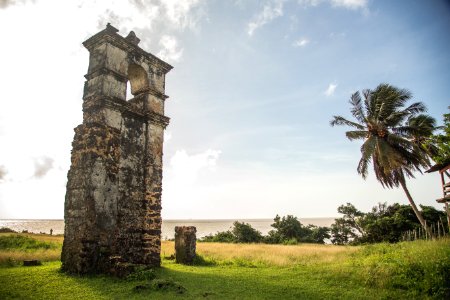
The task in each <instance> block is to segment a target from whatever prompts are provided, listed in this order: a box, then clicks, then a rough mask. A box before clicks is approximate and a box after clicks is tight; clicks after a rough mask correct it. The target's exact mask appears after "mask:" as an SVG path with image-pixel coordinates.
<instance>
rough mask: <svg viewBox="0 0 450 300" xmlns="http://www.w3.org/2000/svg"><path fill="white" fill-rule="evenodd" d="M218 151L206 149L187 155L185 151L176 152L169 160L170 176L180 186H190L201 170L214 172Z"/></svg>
mask: <svg viewBox="0 0 450 300" xmlns="http://www.w3.org/2000/svg"><path fill="white" fill-rule="evenodd" d="M220 153H221V152H220V151H218V150H212V149H208V150H206V151H205V152H201V153H198V154H193V155H189V154H188V153H187V152H186V150H178V151H177V152H176V153H175V154H174V156H173V157H172V158H171V160H170V169H171V170H170V174H171V176H172V179H173V180H174V181H175V182H176V183H177V187H176V188H177V189H179V188H180V186H190V185H192V184H194V183H195V182H196V180H197V179H198V177H199V174H200V171H201V170H203V169H207V170H210V171H211V170H214V167H215V166H216V164H217V160H218V158H219V155H220Z"/></svg>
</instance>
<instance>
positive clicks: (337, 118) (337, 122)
mask: <svg viewBox="0 0 450 300" xmlns="http://www.w3.org/2000/svg"><path fill="white" fill-rule="evenodd" d="M330 125H331V126H336V125H346V126H350V127H354V128H356V129H359V130H364V129H365V128H364V126H363V125H361V124H358V123H356V122H352V121H349V120H347V119H346V118H344V117H341V116H333V120H331V122H330Z"/></svg>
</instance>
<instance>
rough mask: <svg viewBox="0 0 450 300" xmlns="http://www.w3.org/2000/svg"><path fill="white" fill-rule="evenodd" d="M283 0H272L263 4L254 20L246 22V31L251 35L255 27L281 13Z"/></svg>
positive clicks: (279, 15)
mask: <svg viewBox="0 0 450 300" xmlns="http://www.w3.org/2000/svg"><path fill="white" fill-rule="evenodd" d="M283 2H284V1H283V0H274V1H272V2H268V3H266V4H265V5H264V7H263V10H262V11H261V12H260V13H259V14H257V15H256V17H255V18H254V21H252V22H250V23H248V29H247V33H248V35H253V33H254V32H255V30H256V29H258V28H260V27H261V26H263V25H265V24H266V23H268V22H270V21H272V20H273V19H275V18H278V17H281V16H282V15H283Z"/></svg>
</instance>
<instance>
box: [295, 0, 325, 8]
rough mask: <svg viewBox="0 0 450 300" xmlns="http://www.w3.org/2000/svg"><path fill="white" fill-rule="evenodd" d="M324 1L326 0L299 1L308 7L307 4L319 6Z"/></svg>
mask: <svg viewBox="0 0 450 300" xmlns="http://www.w3.org/2000/svg"><path fill="white" fill-rule="evenodd" d="M323 1H324V0H298V3H299V4H300V5H303V6H305V7H307V6H317V5H319V4H320V3H321V2H323Z"/></svg>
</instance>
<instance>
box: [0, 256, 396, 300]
mask: <svg viewBox="0 0 450 300" xmlns="http://www.w3.org/2000/svg"><path fill="white" fill-rule="evenodd" d="M339 279H341V280H342V281H340V280H339ZM383 295H384V296H385V297H395V296H398V295H397V294H395V293H389V294H386V291H378V290H370V289H369V290H368V289H367V287H364V286H362V285H357V284H356V285H355V284H354V283H352V282H351V281H349V280H343V278H336V276H335V277H333V276H332V275H330V273H329V272H327V269H322V270H319V269H314V270H312V269H308V268H305V269H301V268H269V267H266V268H262V267H261V268H251V267H240V266H236V265H231V266H226V265H214V264H211V262H208V261H207V260H200V261H199V262H198V264H196V265H192V266H186V265H180V264H176V263H174V262H173V261H163V267H161V268H157V269H154V270H153V271H146V272H142V273H140V274H137V275H135V277H132V276H131V277H130V278H127V279H118V278H115V277H111V276H105V275H90V276H76V275H68V274H66V273H63V272H61V271H60V263H56V262H54V263H49V264H44V265H43V266H40V267H33V268H25V267H15V268H0V299H10V298H19V299H30V298H33V299H54V298H59V299H65V298H68V299H69V298H70V299H74V298H75V299H148V298H154V299H174V298H177V299H178V298H181V299H199V298H208V299H249V298H250V299H327V298H352V299H361V298H365V299H371V298H372V299H379V298H380V297H382V296H383ZM363 296H364V297H363Z"/></svg>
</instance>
